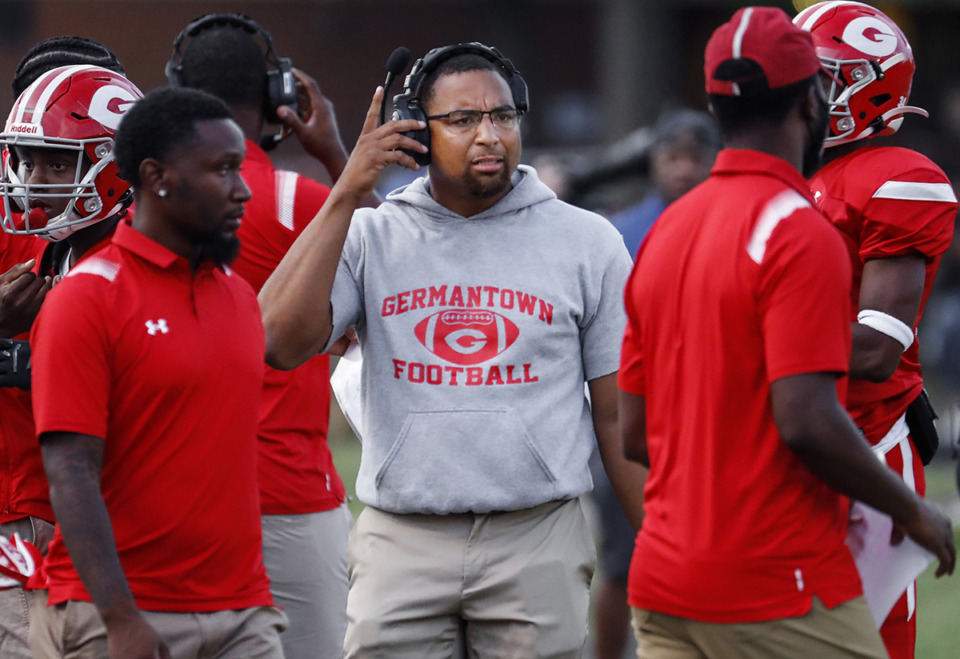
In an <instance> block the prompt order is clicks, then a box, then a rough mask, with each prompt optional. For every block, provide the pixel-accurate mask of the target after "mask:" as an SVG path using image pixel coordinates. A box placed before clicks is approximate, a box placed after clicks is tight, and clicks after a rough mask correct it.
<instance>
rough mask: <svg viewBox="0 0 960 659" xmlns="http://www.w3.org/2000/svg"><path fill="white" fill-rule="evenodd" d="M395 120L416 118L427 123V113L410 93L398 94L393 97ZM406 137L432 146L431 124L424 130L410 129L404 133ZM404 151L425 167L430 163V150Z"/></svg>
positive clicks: (428, 146) (426, 145)
mask: <svg viewBox="0 0 960 659" xmlns="http://www.w3.org/2000/svg"><path fill="white" fill-rule="evenodd" d="M392 118H393V120H394V121H397V120H403V119H414V120H416V121H422V122H424V123H427V115H426V113H425V112H424V111H423V109H422V108H421V107H420V105H419V102H418V101H417V99H416V98H414V97H413V95H412V94H410V93H404V94H398V95H397V96H394V98H393V117H392ZM403 135H404V137H409V138H412V139H414V140H416V141H417V142H420V144H422V145H424V146H425V147H427V149H429V148H430V126H429V125H428V126H427V127H426V128H424V129H423V130H410V131H407V132H405V133H403ZM401 151H403V152H404V153H406V154H407V155H408V156H410V157H411V158H413V159H414V161H416V163H417V164H418V165H420V166H421V167H425V166H427V165H429V164H430V151H427V152H426V153H419V152H417V151H410V150H409V149H401Z"/></svg>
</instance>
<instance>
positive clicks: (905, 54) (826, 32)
mask: <svg viewBox="0 0 960 659" xmlns="http://www.w3.org/2000/svg"><path fill="white" fill-rule="evenodd" d="M793 22H794V24H795V25H796V26H797V27H799V28H801V29H802V30H806V31H807V32H810V34H811V35H812V36H813V44H814V46H816V48H817V55H819V57H820V61H821V62H822V63H823V68H824V71H825V72H826V73H827V75H828V76H829V78H831V80H830V81H828V82H827V87H828V88H829V90H828V91H829V93H828V95H827V98H828V99H829V101H830V132H829V135H828V136H827V140H826V146H836V145H839V144H846V143H848V142H853V141H855V140H859V139H863V138H866V137H873V136H874V135H890V134H893V133H895V132H896V131H897V129H898V128H899V127H900V124H901V123H902V122H903V115H904V114H906V113H908V112H912V113H916V114H921V115H923V116H925V117H926V116H928V115H927V111H926V110H923V109H921V108H917V107H912V106H909V105H907V99H908V98H910V87H911V85H912V83H913V72H914V70H915V69H916V64H915V63H914V60H913V50H912V49H911V48H910V43H909V42H908V41H907V38H906V37H905V36H904V35H903V32H902V31H901V30H900V28H899V27H897V24H896V23H894V22H893V21H892V20H890V18H889V17H888V16H887V15H886V14H884V13H883V12H881V11H880V10H878V9H874V8H873V7H871V6H869V5H865V4H863V3H860V2H849V1H847V0H839V1H831V2H820V3H817V4H815V5H812V6H810V7H808V8H807V9H804V10H803V11H802V12H800V13H799V14H797V16H796V17H795V18H794V19H793Z"/></svg>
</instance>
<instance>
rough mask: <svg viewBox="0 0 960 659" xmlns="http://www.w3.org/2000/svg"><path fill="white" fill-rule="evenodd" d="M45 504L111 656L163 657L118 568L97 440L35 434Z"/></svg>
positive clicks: (160, 645)
mask: <svg viewBox="0 0 960 659" xmlns="http://www.w3.org/2000/svg"><path fill="white" fill-rule="evenodd" d="M40 447H41V451H42V453H43V465H44V469H45V471H46V474H47V480H48V481H49V482H50V503H51V504H52V506H53V513H54V516H55V517H56V519H57V523H58V524H59V525H60V533H61V535H62V536H63V542H64V544H65V545H66V548H67V551H68V552H69V554H70V558H71V560H72V561H73V564H74V567H75V568H76V570H77V574H78V575H79V576H80V580H81V581H82V582H83V585H84V586H85V587H86V589H87V592H88V593H90V597H91V598H92V599H93V603H94V605H95V606H96V607H97V610H98V611H99V613H100V616H101V617H102V618H103V622H104V624H105V625H106V628H107V642H108V645H109V648H110V656H112V657H131V658H136V659H139V658H141V657H143V658H153V657H169V652H168V651H167V649H166V646H165V645H164V644H163V642H162V641H161V640H160V637H159V636H157V634H156V632H155V631H154V630H153V629H152V628H151V627H150V626H149V625H148V624H147V623H146V621H145V620H144V619H143V617H142V616H141V615H140V612H139V610H138V609H137V605H136V603H135V602H134V599H133V595H132V594H131V592H130V587H129V586H128V585H127V579H126V577H125V576H124V574H123V568H122V567H121V566H120V557H119V555H118V554H117V548H116V544H115V542H114V538H113V526H112V524H111V523H110V517H109V515H108V514H107V507H106V504H105V503H104V501H103V497H102V496H101V494H100V471H101V467H102V465H103V440H102V439H100V438H99V437H93V436H91V435H82V434H77V433H67V432H51V433H44V434H43V435H42V436H41V437H40Z"/></svg>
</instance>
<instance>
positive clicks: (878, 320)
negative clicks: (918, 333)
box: [857, 309, 914, 350]
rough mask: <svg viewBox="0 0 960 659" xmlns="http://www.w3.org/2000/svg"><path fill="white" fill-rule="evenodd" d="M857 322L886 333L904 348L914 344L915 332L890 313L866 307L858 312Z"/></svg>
mask: <svg viewBox="0 0 960 659" xmlns="http://www.w3.org/2000/svg"><path fill="white" fill-rule="evenodd" d="M857 322H858V323H860V324H861V325H866V326H867V327H870V328H872V329H875V330H877V331H878V332H880V333H881V334H886V335H887V336H889V337H890V338H891V339H893V340H894V341H896V342H897V343H899V344H900V345H902V346H903V349H904V350H906V349H907V348H909V347H910V346H911V344H913V338H914V334H913V330H912V329H910V326H909V325H907V324H906V323H905V322H903V321H902V320H900V319H899V318H895V317H894V316H891V315H890V314H888V313H883V312H882V311H875V310H874V309H864V310H863V311H861V312H860V313H858V314H857Z"/></svg>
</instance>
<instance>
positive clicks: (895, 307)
mask: <svg viewBox="0 0 960 659" xmlns="http://www.w3.org/2000/svg"><path fill="white" fill-rule="evenodd" d="M925 276H926V262H925V261H924V259H923V257H922V256H920V255H919V254H914V255H909V256H896V257H892V258H888V259H873V260H870V261H867V262H866V263H865V264H864V265H863V278H862V280H861V282H860V302H859V308H860V310H864V309H872V310H874V311H882V312H883V313H885V314H889V315H891V316H893V317H894V318H897V319H898V320H900V321H902V322H903V323H904V324H906V325H907V326H908V327H910V328H912V327H913V324H914V322H915V321H916V319H917V313H918V312H919V310H920V299H921V298H922V297H923V285H924V278H925ZM902 354H903V345H901V344H900V343H899V342H898V341H897V340H896V339H894V338H892V337H890V336H887V335H886V334H884V333H883V332H878V331H877V330H875V329H873V328H872V327H867V326H866V325H862V324H860V323H854V324H853V351H852V352H851V354H850V377H852V378H856V379H858V380H869V381H870V382H884V381H886V380H887V379H889V378H890V376H891V375H893V373H894V371H895V370H896V369H897V365H898V364H899V363H900V356H901V355H902Z"/></svg>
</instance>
